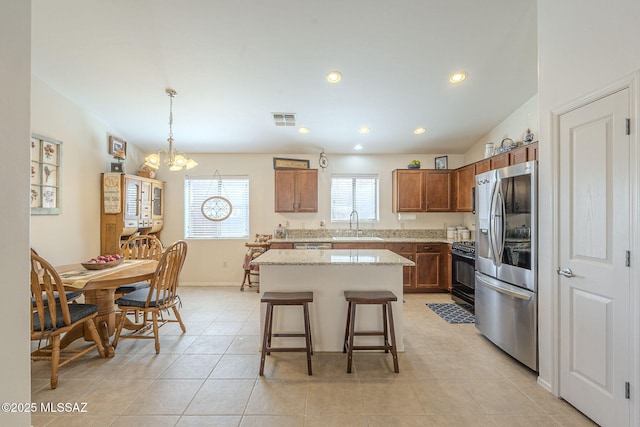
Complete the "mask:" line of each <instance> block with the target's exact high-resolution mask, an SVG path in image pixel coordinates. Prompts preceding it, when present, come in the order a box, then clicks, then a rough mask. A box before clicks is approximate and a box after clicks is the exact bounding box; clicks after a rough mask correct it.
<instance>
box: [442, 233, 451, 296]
mask: <svg viewBox="0 0 640 427" xmlns="http://www.w3.org/2000/svg"><path fill="white" fill-rule="evenodd" d="M441 246H442V261H443V262H442V278H443V283H442V286H441V288H442V290H446V291H448V292H451V288H452V286H453V285H452V283H451V246H452V245H451V244H447V243H443V244H442V245H441Z"/></svg>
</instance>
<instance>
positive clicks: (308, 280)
mask: <svg viewBox="0 0 640 427" xmlns="http://www.w3.org/2000/svg"><path fill="white" fill-rule="evenodd" d="M252 264H256V265H259V266H260V292H279V291H280V292H295V291H312V292H313V293H314V301H313V303H311V304H309V311H310V317H311V335H312V340H313V350H314V351H340V352H341V351H342V345H343V341H344V332H345V324H346V321H347V302H346V301H345V299H344V291H345V290H354V291H365V290H372V291H379V290H388V291H391V292H393V293H394V294H395V295H396V296H397V297H398V301H397V302H394V303H393V319H394V324H395V331H396V342H397V347H398V351H404V344H403V333H402V330H403V324H402V290H403V287H402V268H403V266H413V265H415V264H414V263H413V261H411V260H408V259H406V258H404V257H402V256H400V255H397V254H395V253H393V252H391V251H389V250H386V249H329V250H292V249H272V250H269V251H267V252H265V253H264V254H262V255H261V256H259V257H258V258H256V259H254V260H253V261H252ZM264 315H265V306H264V304H263V306H262V307H261V316H260V326H261V329H260V330H261V331H262V330H263V329H264ZM273 322H274V324H273V330H274V332H276V331H278V332H281V333H287V332H289V333H291V332H299V331H302V330H304V326H303V321H302V313H301V310H300V308H299V307H278V308H277V309H276V310H275V311H274V317H273ZM356 328H357V330H369V331H371V330H382V309H381V308H380V307H379V306H362V307H359V308H358V313H357V317H356ZM287 340H294V339H292V338H279V341H277V342H276V343H278V342H279V343H281V344H282V345H283V346H289V345H291V344H292V343H293V345H296V343H297V344H299V341H289V342H287ZM357 340H358V341H357V342H358V345H361V344H369V343H372V344H374V345H376V344H378V345H379V344H380V341H381V338H380V337H358V338H357Z"/></svg>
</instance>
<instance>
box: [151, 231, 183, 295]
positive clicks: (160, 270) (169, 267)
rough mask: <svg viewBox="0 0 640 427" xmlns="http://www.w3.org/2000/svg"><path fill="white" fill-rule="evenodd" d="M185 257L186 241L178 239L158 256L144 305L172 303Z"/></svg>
mask: <svg viewBox="0 0 640 427" xmlns="http://www.w3.org/2000/svg"><path fill="white" fill-rule="evenodd" d="M186 257H187V243H186V242H184V241H182V240H179V241H177V242H175V243H174V244H172V245H171V246H169V247H168V248H167V249H166V250H165V251H164V254H163V255H162V258H160V261H159V262H158V267H156V271H155V274H154V276H153V278H152V279H151V286H150V288H149V294H148V296H147V301H146V307H150V306H152V305H153V303H154V304H155V306H156V307H161V306H163V305H167V304H170V303H173V301H174V300H175V298H176V294H177V290H178V279H179V276H180V271H182V266H183V265H184V260H185V259H186Z"/></svg>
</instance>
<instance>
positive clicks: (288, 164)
mask: <svg viewBox="0 0 640 427" xmlns="http://www.w3.org/2000/svg"><path fill="white" fill-rule="evenodd" d="M273 168H274V169H309V160H296V159H282V158H279V157H274V158H273Z"/></svg>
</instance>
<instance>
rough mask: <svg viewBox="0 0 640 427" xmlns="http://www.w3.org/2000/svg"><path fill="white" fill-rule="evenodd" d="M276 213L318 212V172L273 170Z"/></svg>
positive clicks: (315, 170) (311, 170) (312, 170)
mask: <svg viewBox="0 0 640 427" xmlns="http://www.w3.org/2000/svg"><path fill="white" fill-rule="evenodd" d="M275 211H276V212H318V170H317V169H276V170H275Z"/></svg>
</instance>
